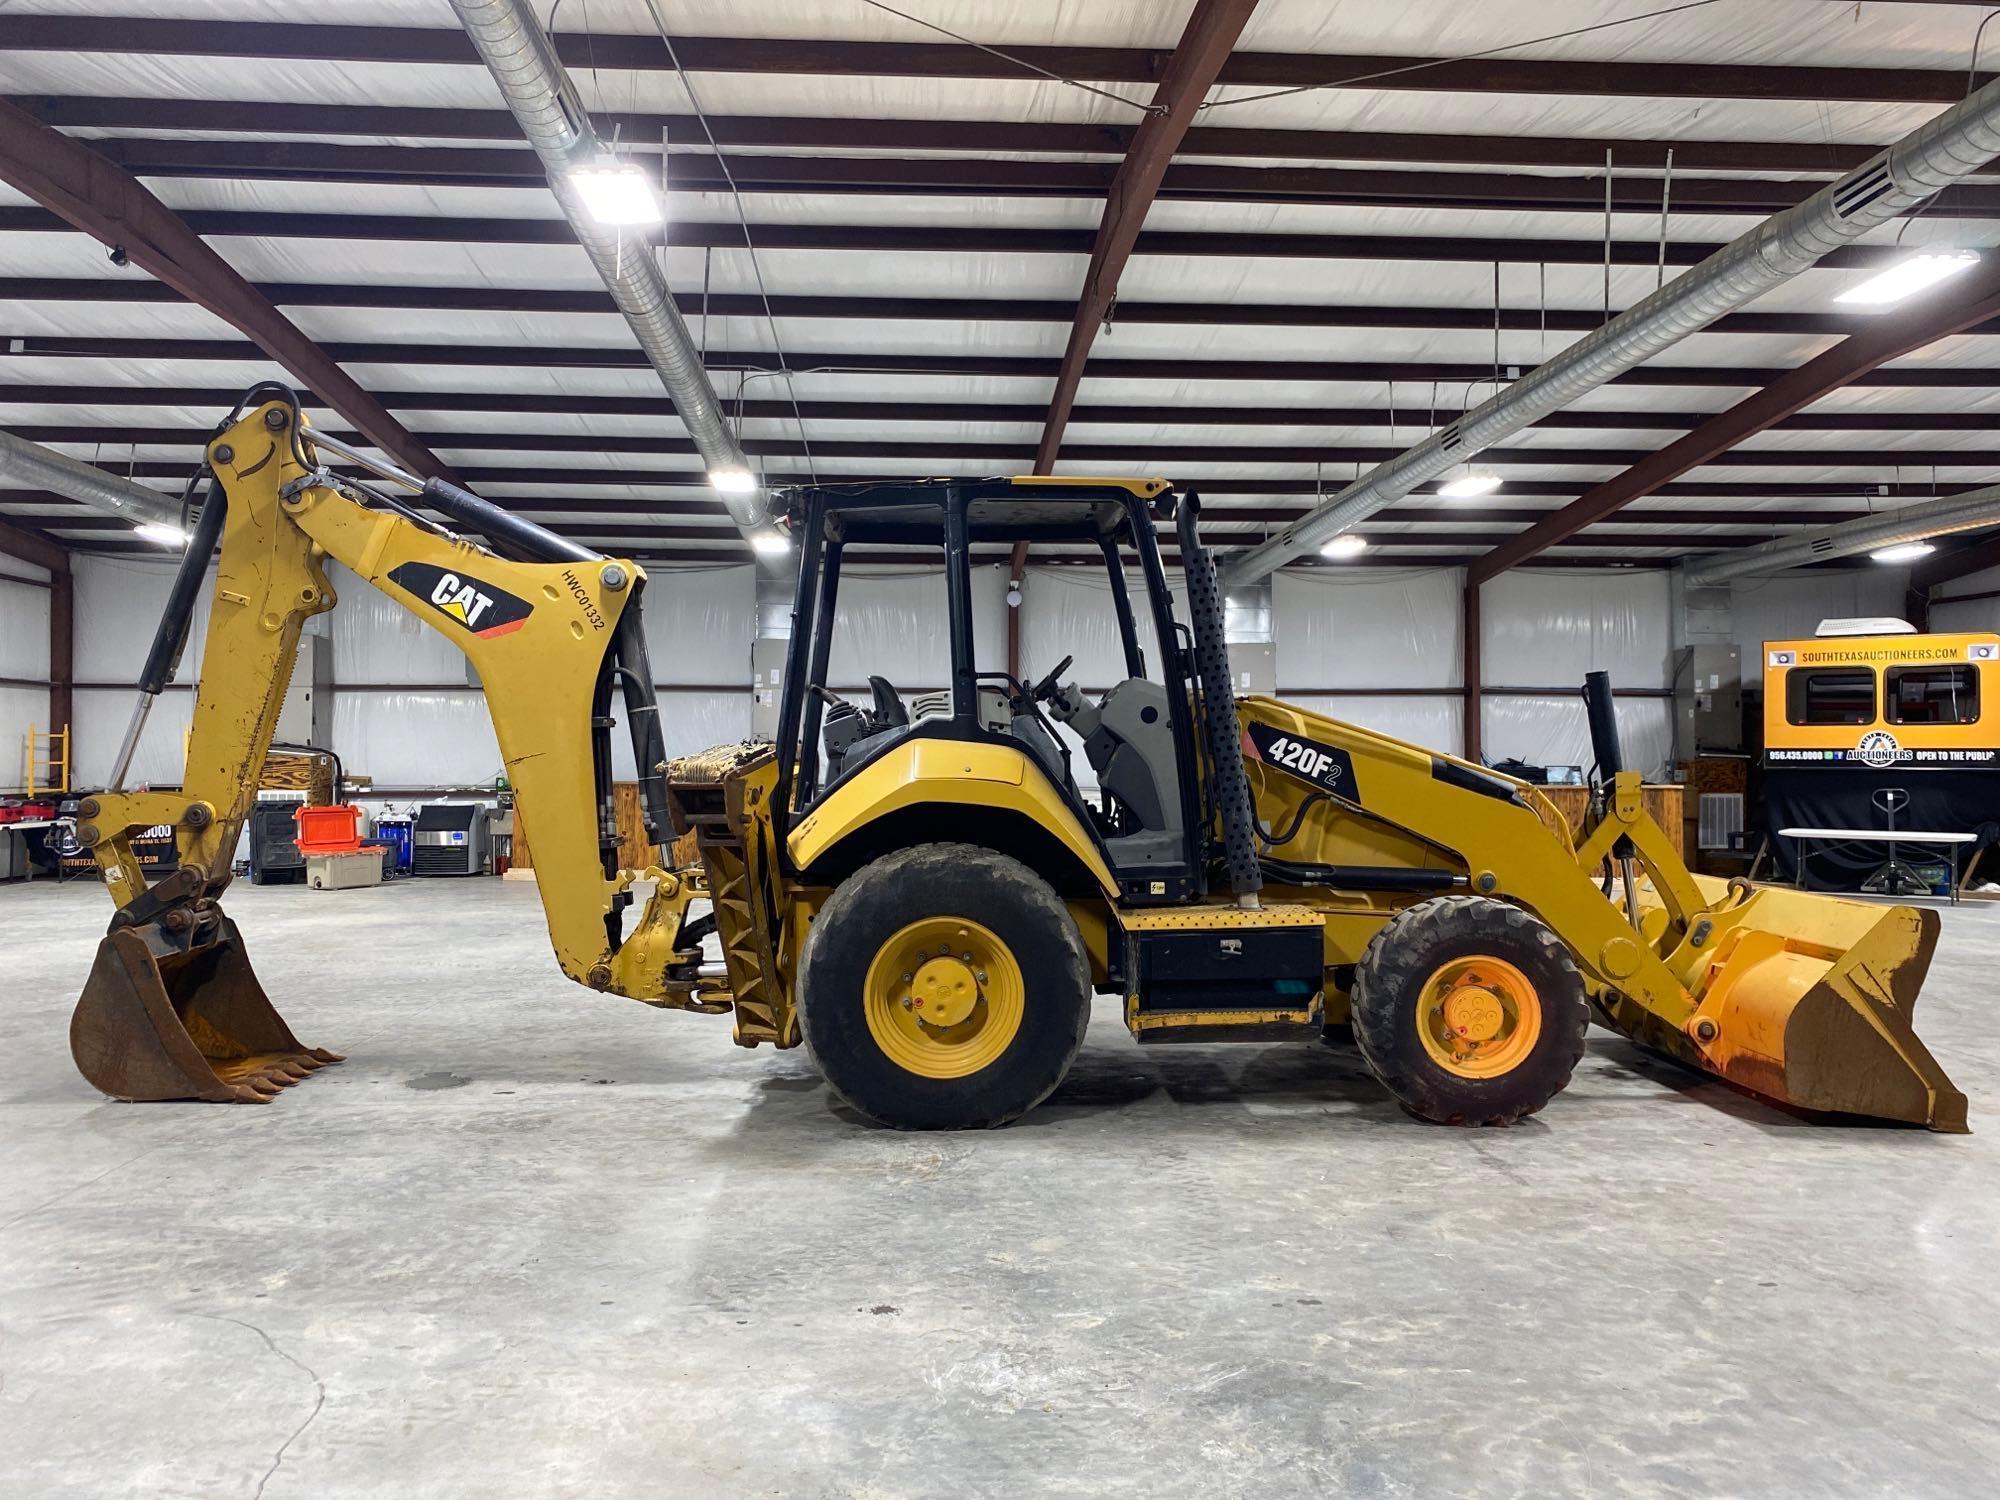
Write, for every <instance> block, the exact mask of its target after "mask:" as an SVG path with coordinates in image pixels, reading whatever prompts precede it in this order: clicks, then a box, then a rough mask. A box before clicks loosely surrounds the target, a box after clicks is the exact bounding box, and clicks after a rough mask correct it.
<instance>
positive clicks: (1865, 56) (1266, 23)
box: [28, 0, 1976, 68]
mask: <svg viewBox="0 0 2000 1500" xmlns="http://www.w3.org/2000/svg"><path fill="white" fill-rule="evenodd" d="M28 8H29V9H31V10H33V11H35V12H39V13H44V14H49V15H95V14H101V13H102V11H103V6H102V3H101V0H96V3H93V0H33V3H32V4H31V5H30V6H29V7H28ZM1657 8H1658V6H1657V5H1648V4H1644V3H1640V0H1625V3H1623V4H1621V5H1616V6H1609V7H1607V6H1605V5H1603V4H1593V3H1586V0H1534V3H1527V0H1500V3H1489V4H1486V5H1483V6H1477V7H1466V6H1464V5H1462V4H1460V3H1458V0H1404V3H1402V4H1398V5H1395V6H1377V5H1353V4H1348V5H1339V6H1329V5H1328V4H1326V3H1325V0H1264V3H1263V4H1262V5H1260V6H1259V7H1258V9H1257V11H1256V13H1255V14H1254V15H1253V16H1252V18H1251V21H1250V23H1249V25H1248V26H1247V27H1246V29H1245V31H1244V34H1243V39H1242V46H1243V48H1244V49H1246V50H1256V51H1291V52H1326V53H1336V54H1337V53H1395V54H1401V55H1406V56H1413V57H1427V56H1441V55H1453V54H1457V53H1462V52H1470V51H1477V50H1480V49H1484V48H1488V47H1495V46H1504V45H1508V44H1512V43H1520V42H1522V41H1524V40H1525V39H1528V38H1532V37H1536V36H1542V35H1546V34H1548V33H1551V32H1556V31H1562V30H1565V29H1569V28H1572V27H1576V26H1582V25H1590V24H1592V23H1595V22H1598V21H1601V20H1604V19H1607V17H1610V16H1616V15H1618V14H1620V13H1624V14H1628V15H1629V14H1639V13H1642V12H1644V11H1647V10H1650V9H1657ZM662 9H663V11H664V14H665V15H666V16H667V19H668V22H669V24H670V25H672V27H673V28H674V32H675V34H676V35H682V36H745V37H796V36H814V37H828V38H839V39H842V40H852V41H895V42H909V41H925V40H937V39H938V38H936V37H935V35H934V34H933V33H930V32H927V31H926V30H924V29H923V28H921V27H917V26H914V25H912V24H911V23H910V22H908V21H904V20H901V19H898V18H897V17H895V16H891V15H888V14H886V13H884V12H881V11H877V10H874V9H873V8H871V7H866V6H861V5H855V4H851V3H844V0H809V3H795V4H790V5H786V6H783V7H770V8H765V7H758V6H745V5H744V4H742V3H741V0H671V3H670V4H667V5H665V6H663V7H662ZM911 9H912V13H913V14H917V15H920V16H922V17H923V18H924V19H925V20H927V21H931V22H933V23H935V24H937V25H939V26H943V27H946V28H948V29H950V30H952V31H958V32H963V33H966V34H969V35H973V36H977V37H978V38H979V39H980V40H981V41H984V42H987V43H990V44H993V45H996V46H1006V45H1015V46H1109V47H1156V48H1158V47H1171V46H1172V45H1173V44H1174V42H1175V40H1176V39H1177V38H1178V37H1179V35H1180V30H1181V26H1182V24H1183V22H1184V21H1185V19H1186V10H1187V7H1186V6H1185V5H1181V4H1178V3H1177V4H1172V5H1162V4H1159V3H1158V0H1090V3H1089V4H1087V5H1079V4H1074V3H1062V0H1037V3H1032V4H1013V5H1005V6H996V5H994V4H993V3H992V0H925V3H924V4H923V5H922V6H921V7H911ZM590 10H591V23H592V25H593V27H594V28H595V29H596V30H597V31H598V32H599V33H613V32H624V33H632V34H646V33H650V32H651V31H652V30H653V20H652V14H651V12H650V10H649V9H648V7H647V5H646V3H645V0H592V4H591V7H590ZM1954 10H1955V8H1948V7H1946V6H1944V5H1937V6H1911V5H1889V4H1880V3H1875V4H1867V5H1861V6H1847V7H1844V8H1842V9H1838V10H1836V9H1834V8H1833V7H1831V6H1829V5H1827V4H1826V3H1825V0H1762V3H1760V4H1759V5H1758V6H1756V7H1755V8H1754V9H1750V10H1748V11H1747V12H1746V10H1745V8H1744V7H1741V6H1723V7H1718V8H1717V9H1715V10H1697V11H1688V12H1682V13H1680V14H1678V15H1673V16H1666V17H1659V18H1656V19H1652V20H1644V21H1635V22H1633V23H1631V24H1629V25H1625V26H1619V27H1614V28H1611V29H1608V30H1604V31H1598V32H1594V33H1591V34H1590V35H1587V36H1581V37H1572V38H1568V39H1565V40H1563V41H1559V42H1546V43H1538V44H1535V45H1532V46H1517V47H1514V48H1513V49H1512V50H1511V51H1510V54H1509V55H1510V56H1514V57H1524V58H1526V57H1534V58H1574V59H1607V60H1617V59H1629V58H1646V59H1652V60H1662V61H1664V60H1674V61H1685V62H1701V61H1709V62H1755V63H1788V62H1792V63H1815V64H1821V65H1850V66H1864V67H1865V66H1884V67H1886V66H1899V67H1942V68H1949V67H1954V66H1961V65H1962V64H1963V62H1964V58H1965V53H1966V51H1967V50H1968V49H1969V47H1970V45H1971V37H1972V27H1973V24H1974V21H1973V20H1968V19H1961V17H1962V16H1963V12H1956V14H1955V13H1954ZM147 11H148V13H149V14H153V15H158V16H177V17H184V18H188V19H195V20H251V21H295V20H297V19H298V16H299V11H298V7H297V5H296V4H295V3H291V0H148V3H147ZM451 18H452V17H451V11H450V9H449V7H448V6H447V5H446V4H445V3H444V0H341V5H340V14H339V19H340V21H341V22H342V23H344V24H348V25H363V26H377V25H381V26H432V27H447V26H449V25H450V24H451ZM1975 19H1976V18H1975ZM559 29H561V30H567V29H568V28H567V27H566V26H559Z"/></svg>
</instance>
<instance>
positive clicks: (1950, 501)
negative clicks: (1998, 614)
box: [1682, 485, 2000, 588]
mask: <svg viewBox="0 0 2000 1500" xmlns="http://www.w3.org/2000/svg"><path fill="white" fill-rule="evenodd" d="M1750 514H1752V515H1754V514H1755V513H1754V512H1751V513H1750ZM1737 519H1743V517H1738V518H1737ZM1984 526H2000V485H1990V486H1988V487H1987V488H1985V489H1980V490H1968V491H1966V492H1965V493H1964V494H1962V495H1949V496H1946V497H1945V498H1944V499H1942V500H1920V501H1918V502H1917V503H1916V504H1915V505H1902V506H1898V507H1897V508H1896V509H1895V510H1893V511H1890V512H1888V513H1887V514H1884V515H1879V516H1864V517H1863V518H1862V519H1861V520H1858V521H1844V522H1842V523H1841V524H1840V525H1838V526H1823V527H1820V528H1819V529H1817V530H1814V531H1801V532H1797V533H1795V534H1793V535H1792V536H1781V537H1779V538H1778V539H1777V540H1776V541H1774V542H1764V543H1761V544H1760V545H1758V546H1755V547H1742V548H1737V549H1733V550H1731V551H1729V552H1722V553H1711V554H1709V555H1708V556H1706V557H1697V558H1693V559H1690V560H1689V562H1688V563H1687V566H1686V570H1685V572H1684V573H1683V574H1682V579H1683V581H1684V582H1685V583H1686V584H1687V586H1688V587H1689V588H1713V587H1714V586H1716V585H1717V584H1724V583H1732V582H1734V581H1735V580H1736V579H1738V578H1755V577H1758V576H1760V575H1762V574H1765V573H1782V572H1784V571H1785V569H1787V568H1802V567H1804V566H1805V565H1806V564H1808V563H1816V562H1825V561H1828V560H1830V559H1832V558H1837V557H1854V556H1856V555H1858V554H1860V553H1863V552H1879V551H1881V550H1882V549H1883V548H1884V547H1894V546H1896V545H1897V544H1898V543H1900V542H1921V541H1924V540H1926V539H1927V538H1929V537H1934V536H1949V535H1951V534H1952V533H1953V532H1958V531H1977V530H1979V529H1980V528H1981V527H1984Z"/></svg>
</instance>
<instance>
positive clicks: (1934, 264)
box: [1833, 250, 1979, 306]
mask: <svg viewBox="0 0 2000 1500" xmlns="http://www.w3.org/2000/svg"><path fill="white" fill-rule="evenodd" d="M1978 262H1979V256H1978V254H1977V253H1976V252H1974V251H1971V250H1922V251H1919V252H1918V253H1917V254H1915V255H1912V256H1911V257H1910V258H1909V259H1908V260H1899V261H1897V262H1896V264H1894V265H1893V266H1891V267H1889V269H1888V270H1886V271H1881V272H1878V273H1877V274H1876V275H1873V276H1870V277H1869V278H1868V279H1867V280H1866V281H1864V282H1862V283H1861V285H1859V286H1853V287H1849V288H1848V289H1847V290H1846V291H1844V292H1842V293H1841V294H1840V295H1839V296H1838V297H1835V298H1834V299H1833V300H1834V301H1836V302H1865V303H1870V304H1873V305H1876V306H1880V305H1882V304H1883V303H1888V302H1901V301H1902V300H1903V299H1904V298H1905V297H1907V296H1909V295H1910V294H1911V293H1913V292H1921V291H1922V290H1923V289H1924V288H1925V287H1927V286H1936V285H1937V284H1938V283H1939V282H1940V281H1943V280H1944V279H1945V278H1946V277H1947V276H1956V275H1957V274H1958V273H1959V272H1960V271H1963V270H1964V269H1965V268H1966V267H1968V266H1972V265H1976V264H1978Z"/></svg>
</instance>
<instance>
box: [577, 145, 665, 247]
mask: <svg viewBox="0 0 2000 1500" xmlns="http://www.w3.org/2000/svg"><path fill="white" fill-rule="evenodd" d="M569 180H570V185H571V186H572V187H574V188H575V189H576V195H577V197H579V198H581V199H582V200H583V206H584V208H585V209H586V210H588V212H589V214H590V216H591V218H593V219H595V220H597V222H598V223H600V224H603V225H607V226H609V227H611V228H614V229H623V228H628V227H637V226H643V225H648V224H658V223H661V222H663V221H664V220H665V219H666V212H665V211H664V210H663V209H662V208H661V207H660V200H659V198H658V197H657V196H656V195H655V194H654V192H653V182H652V179H651V178H650V177H648V176H647V175H646V169H645V168H644V167H641V166H640V165H639V164H638V163H636V162H629V161H619V160H618V159H617V158H616V157H614V156H606V157H599V158H598V159H597V160H596V161H594V162H592V163H591V164H590V165H588V166H581V167H571V168H570V169H569Z"/></svg>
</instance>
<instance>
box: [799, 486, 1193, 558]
mask: <svg viewBox="0 0 2000 1500" xmlns="http://www.w3.org/2000/svg"><path fill="white" fill-rule="evenodd" d="M784 498H785V503H786V509H787V511H788V513H789V515H790V519H791V524H792V529H793V530H794V531H798V530H800V529H802V528H803V527H804V526H805V525H806V524H807V517H808V514H809V511H810V508H811V506H812V505H813V504H814V503H815V502H817V503H818V504H819V505H820V506H821V507H823V509H824V512H825V515H826V527H827V536H828V540H834V539H838V540H841V541H845V542H876V543H887V544H891V545H893V544H897V543H902V544H906V545H907V544H919V545H921V544H931V545H936V544H938V543H940V542H941V541H942V539H943V533H944V518H945V514H946V512H947V511H948V510H950V509H951V508H953V507H955V506H956V507H961V508H963V510H964V512H965V518H966V531H967V535H968V539H969V540H971V541H1010V542H1013V541H1056V540H1062V539H1082V540H1095V539H1096V538H1098V537H1103V536H1109V535H1112V534H1115V533H1116V532H1118V531H1120V530H1121V529H1122V528H1124V526H1125V525H1126V523H1127V521H1128V520H1129V519H1130V518H1131V517H1132V516H1133V515H1134V512H1135V511H1136V512H1138V513H1139V514H1142V515H1145V516H1148V517H1150V518H1152V519H1155V520H1159V519H1165V518H1167V517H1169V516H1171V515H1172V514H1173V507H1174V487H1173V486H1172V485H1171V484H1170V483H1168V482H1167V481H1166V480H1164V479H1122V478H1096V477H1075V476H1071V475H1041V474H1020V475H1005V476H1000V477H996V478H991V479H913V480H887V481H870V482H867V483H862V484H826V485H809V486H802V487H800V488H797V489H793V490H788V491H786V492H785V496H784Z"/></svg>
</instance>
